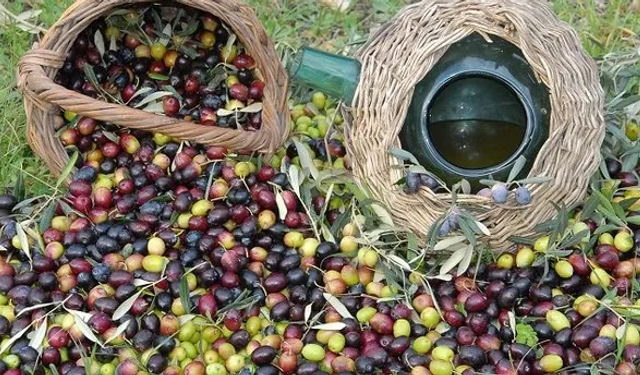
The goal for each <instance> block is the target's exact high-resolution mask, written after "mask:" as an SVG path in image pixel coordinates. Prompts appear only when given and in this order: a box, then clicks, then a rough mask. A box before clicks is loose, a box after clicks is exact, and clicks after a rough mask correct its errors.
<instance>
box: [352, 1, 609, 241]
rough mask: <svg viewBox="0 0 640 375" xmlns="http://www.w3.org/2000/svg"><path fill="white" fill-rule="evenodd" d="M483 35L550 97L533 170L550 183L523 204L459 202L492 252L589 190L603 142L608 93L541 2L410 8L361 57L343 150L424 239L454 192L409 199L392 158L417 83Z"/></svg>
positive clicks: (400, 220)
mask: <svg viewBox="0 0 640 375" xmlns="http://www.w3.org/2000/svg"><path fill="white" fill-rule="evenodd" d="M472 33H480V34H481V35H483V36H484V37H485V38H489V39H490V38H491V35H495V36H498V37H500V38H503V39H505V40H507V41H509V42H511V43H513V44H514V45H516V46H518V47H519V48H520V49H521V50H522V52H523V54H524V56H525V58H526V59H527V60H528V62H529V64H530V65H531V67H532V69H533V70H534V72H535V73H536V75H537V76H538V79H539V80H540V81H541V82H542V83H544V84H545V85H546V86H547V87H548V88H549V92H550V96H551V112H552V113H551V116H550V134H549V138H548V140H547V141H546V143H545V144H544V146H543V147H542V149H541V151H540V152H539V154H538V157H537V158H536V160H535V163H534V164H533V167H532V169H531V171H530V174H529V175H530V176H545V177H549V178H551V179H552V181H551V182H549V183H545V184H541V185H535V186H531V187H530V188H531V189H532V194H533V197H534V200H533V203H532V204H530V205H528V206H517V205H516V204H515V202H513V201H510V202H508V203H507V204H505V205H496V204H494V203H493V201H491V200H490V199H486V198H482V197H478V196H475V195H465V196H458V202H459V203H462V204H464V205H465V207H469V208H470V210H472V211H473V212H474V213H475V214H476V217H477V218H478V219H480V220H481V221H482V222H483V223H484V224H485V225H487V226H488V227H489V229H490V230H491V233H492V235H491V237H490V238H489V240H490V243H491V245H492V246H493V247H494V248H496V249H502V248H505V247H507V246H508V244H509V241H508V238H509V237H510V236H512V235H519V236H527V235H532V234H533V228H534V227H535V226H536V224H539V223H541V222H543V221H546V220H548V219H550V218H551V217H552V216H553V215H554V214H555V213H556V209H555V208H554V206H553V204H552V203H554V202H557V203H560V202H564V203H566V204H571V203H574V202H577V201H578V200H580V199H581V198H583V196H584V195H585V193H586V190H587V187H588V183H589V180H590V178H591V176H592V174H593V173H594V172H595V171H596V169H597V167H598V164H599V162H600V145H601V143H602V141H603V138H604V133H605V126H604V116H603V107H604V93H603V90H602V87H601V86H600V83H599V78H598V70H597V66H596V64H595V63H594V62H593V61H592V60H591V59H590V58H589V57H588V56H587V54H586V53H585V52H584V51H583V49H582V47H581V44H580V40H579V38H578V36H577V34H576V33H575V31H574V30H573V29H571V28H570V27H569V26H568V25H566V24H565V23H563V22H561V21H560V20H559V19H558V18H557V17H556V15H555V14H554V13H553V12H552V11H551V10H550V9H549V8H548V6H547V5H546V4H544V3H542V2H541V1H539V0H425V1H422V2H420V3H417V4H413V5H410V6H409V7H407V8H405V9H404V10H403V11H401V12H400V13H399V14H398V15H397V16H396V17H395V18H394V19H393V20H392V21H390V22H389V23H388V24H386V25H384V26H382V27H381V28H380V29H378V30H377V31H376V32H375V34H374V35H372V37H371V39H370V40H369V42H368V43H367V45H366V46H365V47H363V49H362V50H360V51H359V52H358V54H357V58H358V59H359V60H360V62H361V63H362V73H361V76H360V83H359V87H358V90H357V92H356V96H355V99H354V101H353V106H352V108H350V112H349V113H348V114H349V117H351V124H350V126H349V131H348V142H347V144H348V149H349V153H350V155H351V157H352V164H353V171H354V175H355V176H356V178H357V179H358V181H359V182H363V183H364V182H365V181H366V183H367V185H368V186H369V187H370V188H371V190H372V192H373V194H374V197H375V198H376V199H378V200H380V201H382V202H383V203H385V204H386V205H387V207H388V208H389V210H390V211H391V213H392V215H393V216H394V220H395V222H396V224H397V225H398V226H402V227H406V228H408V229H411V230H413V231H415V232H417V233H422V234H426V233H427V232H428V230H429V227H430V226H431V225H432V224H434V223H435V222H436V221H437V220H438V219H439V218H440V217H441V216H442V215H443V213H445V212H446V211H447V210H448V209H450V207H451V202H452V197H451V195H450V194H435V193H434V192H432V191H431V190H429V189H427V188H422V189H421V191H420V193H419V194H415V195H408V194H405V193H404V192H403V191H402V188H401V187H395V186H393V184H394V182H395V181H398V180H400V179H401V178H402V177H403V176H404V172H403V171H402V169H399V168H393V166H396V165H401V164H402V161H400V160H398V159H396V158H395V157H393V156H391V155H390V154H389V153H388V150H389V149H391V148H394V147H401V144H400V140H399V138H398V134H399V133H400V130H401V128H402V126H403V124H404V121H405V118H406V116H407V111H408V108H409V105H410V103H411V98H412V96H413V91H414V87H415V85H416V84H417V83H418V82H420V81H421V80H422V79H423V78H424V77H425V76H426V75H427V73H428V72H429V71H430V70H431V69H432V67H433V66H434V65H435V64H436V63H437V62H438V60H439V59H440V57H441V56H442V55H443V54H444V53H445V52H446V51H447V49H448V47H449V46H451V45H452V44H454V43H456V42H458V41H460V40H461V39H463V38H465V37H467V36H469V35H471V34H472Z"/></svg>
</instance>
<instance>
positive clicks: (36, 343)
mask: <svg viewBox="0 0 640 375" xmlns="http://www.w3.org/2000/svg"><path fill="white" fill-rule="evenodd" d="M46 334H47V318H44V319H42V323H41V324H40V327H38V329H36V330H35V331H34V332H33V334H32V336H31V340H30V341H29V346H30V347H32V348H34V349H35V350H37V351H38V353H40V352H42V344H43V341H44V337H45V335H46Z"/></svg>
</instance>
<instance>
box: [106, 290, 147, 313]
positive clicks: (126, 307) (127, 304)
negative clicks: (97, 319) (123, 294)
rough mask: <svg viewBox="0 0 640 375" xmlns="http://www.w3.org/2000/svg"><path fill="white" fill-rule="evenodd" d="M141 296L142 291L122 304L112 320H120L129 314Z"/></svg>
mask: <svg viewBox="0 0 640 375" xmlns="http://www.w3.org/2000/svg"><path fill="white" fill-rule="evenodd" d="M141 295H142V290H141V291H139V292H138V293H136V294H134V295H132V296H131V297H129V298H127V299H126V300H125V301H124V302H122V303H121V304H120V306H118V308H117V309H116V311H114V312H113V317H112V319H113V320H118V319H120V318H122V317H123V316H124V315H125V314H126V313H128V312H129V310H131V308H132V307H133V304H134V303H135V302H136V300H137V299H138V298H139V297H140V296H141Z"/></svg>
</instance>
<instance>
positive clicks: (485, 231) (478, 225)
mask: <svg viewBox="0 0 640 375" xmlns="http://www.w3.org/2000/svg"><path fill="white" fill-rule="evenodd" d="M469 224H472V225H474V226H475V227H476V228H477V229H478V232H479V233H478V234H484V235H485V236H490V235H491V231H490V230H489V228H487V226H486V225H484V224H482V222H481V221H480V220H478V219H476V218H474V217H471V220H469Z"/></svg>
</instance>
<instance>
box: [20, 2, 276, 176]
mask: <svg viewBox="0 0 640 375" xmlns="http://www.w3.org/2000/svg"><path fill="white" fill-rule="evenodd" d="M143 3H159V2H158V1H150V0H126V1H120V0H79V1H78V2H76V3H75V4H73V5H72V6H71V7H70V8H69V9H67V11H66V12H65V13H64V14H63V15H62V17H61V18H60V19H59V20H58V22H56V23H55V24H54V25H53V26H52V27H51V29H50V30H49V31H48V32H47V34H46V35H45V36H44V38H43V39H42V41H41V42H40V43H37V44H36V45H35V46H34V47H33V49H32V50H31V51H30V52H28V53H27V54H26V55H25V56H24V57H23V58H22V60H21V61H20V64H19V81H18V85H19V87H20V89H21V90H22V92H23V94H24V103H25V109H26V113H27V132H28V141H29V143H30V145H31V147H32V149H33V150H34V151H35V153H36V154H37V155H39V156H40V157H41V158H42V159H43V160H44V162H45V163H46V164H47V166H48V167H49V169H50V170H51V172H53V173H54V174H59V173H60V172H61V171H62V170H63V169H64V167H65V166H66V165H67V162H68V156H67V153H66V152H65V149H64V147H63V145H62V143H61V142H60V140H59V139H58V138H57V137H56V135H55V125H56V124H57V125H60V124H61V122H62V121H63V120H62V118H61V115H60V114H61V111H60V108H62V109H64V110H68V111H71V112H75V113H78V114H80V115H83V116H89V117H92V118H94V119H96V120H99V121H105V122H111V123H114V124H118V125H120V126H124V127H128V128H131V129H141V130H147V131H154V132H162V133H165V134H167V135H170V136H172V137H176V138H178V139H183V140H191V141H196V142H199V143H202V144H207V145H220V146H224V147H227V148H229V149H233V150H243V151H261V152H271V151H273V150H275V148H277V147H278V146H279V145H280V144H282V142H284V140H285V139H286V136H287V129H288V124H287V121H288V119H289V113H288V108H287V94H286V92H287V91H286V90H287V84H288V78H287V75H286V73H285V71H284V68H283V67H282V65H281V63H280V60H279V58H278V55H277V54H276V51H275V48H274V46H273V43H272V42H271V40H270V39H269V37H268V36H267V33H266V32H265V30H264V29H263V27H262V25H261V23H260V21H259V20H258V19H257V18H256V16H255V14H254V12H253V10H252V9H251V8H249V7H248V6H247V5H245V4H243V3H242V2H241V1H239V0H216V1H213V0H178V1H171V2H170V1H165V2H164V3H167V4H171V5H174V4H175V5H178V6H180V5H184V6H190V7H193V8H197V9H200V10H202V11H205V12H207V13H209V14H212V15H214V16H216V17H218V18H219V19H220V20H222V21H223V22H225V23H226V24H228V25H232V27H233V28H234V31H235V32H236V34H237V36H238V39H239V40H240V41H241V42H242V43H243V44H244V45H245V47H246V48H247V50H248V52H249V53H250V54H251V55H252V56H253V58H254V59H255V60H256V63H257V66H258V69H259V72H258V73H259V76H260V78H262V80H263V81H264V82H265V89H264V97H263V112H262V119H263V124H262V128H261V129H260V130H259V131H255V132H249V131H242V130H233V129H224V128H218V127H211V126H205V125H198V124H194V123H191V122H185V121H182V120H179V119H175V118H170V117H165V116H159V115H155V114H151V113H148V112H144V111H142V110H137V109H134V108H131V107H127V106H122V105H118V104H111V103H106V102H103V101H99V100H96V99H93V98H90V97H88V96H85V95H83V94H80V93H78V92H75V91H71V90H68V89H66V88H64V87H62V86H60V85H57V84H55V83H54V82H53V78H54V77H55V74H56V72H57V70H58V69H59V68H60V67H61V66H62V64H63V63H64V60H65V58H66V56H67V52H68V51H69V49H70V48H71V46H72V45H73V42H74V41H75V39H76V37H77V36H78V35H79V34H80V33H81V32H82V31H83V30H84V29H85V28H87V27H88V26H89V25H90V24H91V23H92V22H93V21H94V20H96V19H98V18H100V17H103V16H105V15H108V14H109V13H110V12H111V11H112V10H113V9H114V8H117V7H120V6H130V5H134V4H143ZM160 3H162V2H160Z"/></svg>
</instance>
